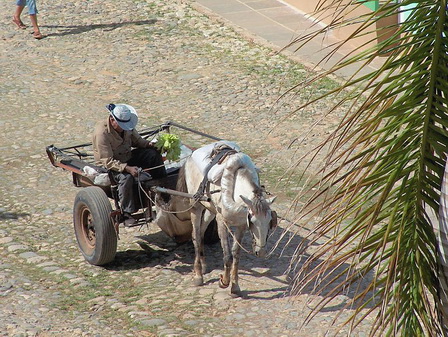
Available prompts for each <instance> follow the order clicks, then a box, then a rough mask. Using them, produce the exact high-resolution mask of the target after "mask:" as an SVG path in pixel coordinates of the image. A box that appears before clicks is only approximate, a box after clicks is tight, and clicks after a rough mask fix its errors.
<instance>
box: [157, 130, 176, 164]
mask: <svg viewBox="0 0 448 337" xmlns="http://www.w3.org/2000/svg"><path fill="white" fill-rule="evenodd" d="M180 145H181V143H180V139H179V137H178V136H176V135H173V134H172V133H163V134H161V135H159V137H158V139H157V143H156V147H157V149H159V151H160V152H162V153H163V152H166V159H168V160H170V161H176V160H178V159H179V157H180V152H181V150H180Z"/></svg>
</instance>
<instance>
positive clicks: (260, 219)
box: [240, 195, 277, 257]
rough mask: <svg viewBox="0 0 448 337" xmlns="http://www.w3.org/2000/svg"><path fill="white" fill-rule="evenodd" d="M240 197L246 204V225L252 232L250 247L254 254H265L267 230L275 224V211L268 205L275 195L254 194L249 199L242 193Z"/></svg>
mask: <svg viewBox="0 0 448 337" xmlns="http://www.w3.org/2000/svg"><path fill="white" fill-rule="evenodd" d="M240 198H241V199H242V200H243V201H244V203H245V204H246V205H247V225H248V228H249V231H250V232H251V234H252V249H253V252H254V254H255V255H256V256H259V257H264V256H266V253H267V250H266V243H267V239H268V234H269V230H270V229H272V228H274V227H276V226H277V213H276V212H275V211H272V210H271V208H270V205H271V204H272V203H273V202H274V200H275V197H273V198H271V199H264V198H263V197H262V196H260V195H256V196H255V198H254V199H253V200H250V199H248V198H246V197H244V196H242V195H240Z"/></svg>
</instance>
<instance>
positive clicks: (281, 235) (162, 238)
mask: <svg viewBox="0 0 448 337" xmlns="http://www.w3.org/2000/svg"><path fill="white" fill-rule="evenodd" d="M250 242H251V240H250V236H249V234H247V235H246V236H245V238H244V240H243V247H244V249H245V250H246V251H243V252H242V254H241V261H240V268H239V276H240V280H242V281H244V280H245V281H246V282H247V281H250V282H251V283H253V284H255V283H256V284H257V286H255V285H254V286H250V287H248V286H243V287H242V298H244V299H259V300H272V299H276V298H282V297H291V299H292V300H293V299H294V294H291V286H292V280H293V279H294V276H295V275H294V273H293V272H292V271H291V268H290V267H291V260H292V258H293V257H294V254H295V251H296V249H297V247H298V246H299V245H300V244H305V245H306V242H304V239H303V238H302V237H300V236H298V235H294V234H293V233H291V232H287V231H286V230H284V229H282V228H277V229H276V230H275V231H274V232H273V233H272V235H271V237H270V242H269V243H270V245H271V247H270V248H271V249H273V251H272V253H271V254H270V256H269V257H268V258H258V257H256V256H255V255H253V254H251V253H249V251H250V250H251V248H250V246H251V244H250ZM137 244H138V245H139V246H140V247H141V250H139V249H132V250H127V251H121V252H118V253H117V255H116V258H115V260H114V261H113V262H112V263H110V264H108V265H107V266H105V268H107V269H108V270H135V269H140V268H151V267H156V266H157V267H159V268H160V267H162V268H168V269H171V270H175V271H176V272H178V273H179V274H180V275H182V277H191V276H192V273H193V262H194V247H193V244H192V242H191V241H190V242H187V243H185V244H181V245H178V244H176V243H174V242H173V240H172V239H171V238H169V237H168V236H167V235H166V234H165V233H164V232H162V231H159V232H156V233H153V234H149V235H141V236H138V237H137ZM205 256H206V260H207V268H208V272H210V271H214V270H219V271H221V270H222V269H223V261H222V250H221V245H220V243H215V244H211V245H208V246H206V247H205ZM306 258H307V255H303V257H302V258H301V259H300V260H299V261H298V262H297V264H296V265H295V268H294V269H295V270H298V269H300V267H301V265H302V264H303V262H304V261H305V260H306ZM347 267H349V266H348V265H345V264H343V265H341V266H339V267H338V268H337V269H335V270H332V272H331V273H330V274H328V275H325V276H327V277H328V278H329V279H333V277H334V275H339V274H340V273H341V272H342V271H343V270H344V269H346V268H347ZM310 272H312V270H310ZM342 280H343V278H335V279H334V280H333V282H332V283H331V284H330V286H329V287H327V288H326V289H322V288H320V287H319V286H316V284H313V285H310V286H308V287H305V288H304V289H303V290H302V292H301V294H310V295H314V294H316V292H319V296H321V297H323V298H328V299H330V298H332V297H333V294H332V291H333V289H334V288H335V287H336V286H337V285H338V284H339V283H340V282H342ZM369 280H371V275H370V276H368V277H366V278H364V279H363V282H362V283H360V284H358V285H355V287H352V288H353V289H355V288H356V287H357V288H356V291H354V290H348V291H346V292H345V293H344V298H345V299H344V300H343V301H337V302H338V303H334V301H333V302H332V301H329V304H328V305H326V306H325V307H324V308H323V309H321V310H320V311H321V312H323V311H339V310H341V309H343V308H344V307H345V305H346V304H347V302H349V301H350V299H353V298H355V297H356V293H357V292H358V293H359V292H360V291H363V290H364V289H365V286H364V285H365V284H366V282H367V283H368V282H369ZM204 281H205V284H213V283H214V284H216V286H218V281H219V280H218V278H217V277H216V273H214V274H213V275H212V274H210V273H207V274H205V275H204ZM366 298H369V296H366ZM363 304H365V303H363ZM358 305H359V303H358ZM370 306H371V305H370V304H369V303H367V304H366V307H367V308H369V307H370Z"/></svg>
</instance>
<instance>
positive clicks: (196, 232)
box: [191, 209, 204, 286]
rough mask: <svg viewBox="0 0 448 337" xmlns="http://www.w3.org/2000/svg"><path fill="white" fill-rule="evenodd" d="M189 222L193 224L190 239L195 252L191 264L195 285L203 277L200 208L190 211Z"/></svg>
mask: <svg viewBox="0 0 448 337" xmlns="http://www.w3.org/2000/svg"><path fill="white" fill-rule="evenodd" d="M191 222H192V224H193V232H192V239H193V245H194V252H195V254H194V264H193V270H194V279H193V284H194V285H195V286H201V285H202V284H204V277H203V273H202V260H203V257H204V243H203V241H202V236H201V222H202V210H198V209H195V210H193V211H192V212H191Z"/></svg>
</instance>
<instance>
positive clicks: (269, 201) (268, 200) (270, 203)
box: [266, 196, 277, 205]
mask: <svg viewBox="0 0 448 337" xmlns="http://www.w3.org/2000/svg"><path fill="white" fill-rule="evenodd" d="M275 199H277V196H273V197H272V198H269V199H266V202H267V203H268V204H269V205H272V204H273V202H274V201H275Z"/></svg>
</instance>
